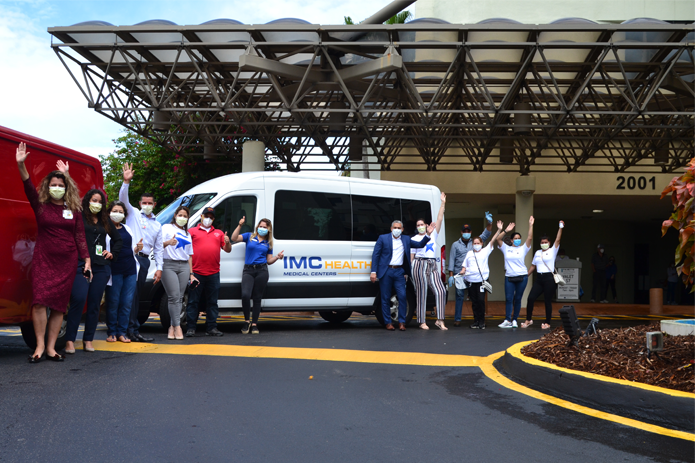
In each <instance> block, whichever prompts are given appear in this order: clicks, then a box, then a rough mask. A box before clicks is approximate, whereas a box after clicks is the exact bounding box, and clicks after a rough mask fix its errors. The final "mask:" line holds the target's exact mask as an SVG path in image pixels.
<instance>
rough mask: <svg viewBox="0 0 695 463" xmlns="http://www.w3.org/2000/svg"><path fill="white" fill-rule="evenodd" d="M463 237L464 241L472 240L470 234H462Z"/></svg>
mask: <svg viewBox="0 0 695 463" xmlns="http://www.w3.org/2000/svg"><path fill="white" fill-rule="evenodd" d="M461 236H462V237H463V239H464V240H469V239H471V234H470V233H464V234H462V235H461Z"/></svg>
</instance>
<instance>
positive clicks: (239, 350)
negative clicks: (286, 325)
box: [94, 341, 484, 367]
mask: <svg viewBox="0 0 695 463" xmlns="http://www.w3.org/2000/svg"><path fill="white" fill-rule="evenodd" d="M94 348H95V349H96V350H100V351H107V352H142V353H151V354H179V355H212V356H221V357H249V358H274V359H293V360H321V361H328V362H353V363H381V364H390V365H418V366H440V367H473V366H478V364H479V362H481V361H483V360H484V357H475V356H471V355H446V354H426V353H421V352H393V351H368V350H349V349H310V348H304V347H267V346H235V345H222V344H146V343H122V342H106V341H94Z"/></svg>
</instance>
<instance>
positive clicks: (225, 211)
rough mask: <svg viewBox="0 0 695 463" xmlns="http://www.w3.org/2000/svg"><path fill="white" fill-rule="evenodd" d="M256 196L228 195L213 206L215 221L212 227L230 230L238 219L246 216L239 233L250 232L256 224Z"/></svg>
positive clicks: (234, 226) (236, 223)
mask: <svg viewBox="0 0 695 463" xmlns="http://www.w3.org/2000/svg"><path fill="white" fill-rule="evenodd" d="M256 202H257V200H256V197H255V196H230V197H229V198H226V199H225V200H224V201H222V202H221V203H219V204H218V205H217V206H215V221H214V222H213V227H215V228H217V229H219V230H223V231H226V232H229V236H232V232H233V231H234V229H235V228H236V226H237V225H238V224H239V220H240V219H241V218H242V217H244V216H246V223H245V224H244V226H243V227H241V233H246V232H251V231H253V229H254V228H255V226H256Z"/></svg>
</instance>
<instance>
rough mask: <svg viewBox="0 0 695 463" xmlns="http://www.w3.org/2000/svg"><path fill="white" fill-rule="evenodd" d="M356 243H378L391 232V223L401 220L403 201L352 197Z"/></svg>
mask: <svg viewBox="0 0 695 463" xmlns="http://www.w3.org/2000/svg"><path fill="white" fill-rule="evenodd" d="M352 217H353V236H354V238H353V239H354V240H355V241H376V240H377V238H378V237H379V235H383V234H385V233H389V232H390V231H391V222H393V221H394V220H396V219H400V218H401V200H400V199H397V198H376V197H373V196H359V195H352Z"/></svg>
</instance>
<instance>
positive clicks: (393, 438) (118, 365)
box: [0, 317, 693, 463]
mask: <svg viewBox="0 0 695 463" xmlns="http://www.w3.org/2000/svg"><path fill="white" fill-rule="evenodd" d="M350 320H351V321H349V322H347V323H345V324H343V325H340V326H337V327H336V326H332V325H330V324H328V323H326V322H324V321H323V320H321V319H318V318H313V317H305V318H301V317H299V318H298V319H290V320H287V319H281V318H278V319H268V318H267V319H266V320H265V321H264V320H262V321H261V323H260V327H261V334H260V335H259V336H253V335H246V336H243V335H241V334H240V333H239V332H238V329H239V328H240V323H235V322H224V323H222V324H221V326H220V328H221V329H222V330H223V331H224V332H225V336H224V337H221V338H211V337H206V336H205V335H204V331H200V330H201V328H199V333H198V334H199V336H197V337H196V338H193V339H190V338H187V339H185V340H183V341H168V340H167V339H166V336H165V334H164V332H163V330H162V329H161V327H159V326H158V325H157V323H155V322H156V320H153V321H152V322H151V323H148V325H147V326H146V328H145V330H147V331H148V334H150V335H152V336H154V337H155V338H156V340H155V342H156V344H157V345H158V346H172V347H176V348H177V349H179V350H182V351H183V353H180V354H176V355H174V354H156V353H135V352H105V351H97V352H95V353H93V354H90V353H86V352H82V351H78V352H77V354H75V355H73V356H69V358H68V359H67V360H66V361H65V362H64V363H53V362H47V361H44V362H42V363H41V364H39V365H29V364H28V363H27V362H26V357H27V356H28V354H29V351H28V349H27V348H26V347H24V346H23V344H22V341H21V337H17V336H7V337H0V368H1V371H2V374H1V375H0V391H2V400H1V401H0V429H2V432H0V462H5V461H7V462H20V461H79V460H85V459H86V460H89V461H97V460H100V461H107V462H108V461H129V460H132V461H140V460H143V461H145V460H146V461H155V462H160V461H161V462H172V461H214V460H217V461H242V460H243V461H252V462H254V461H258V462H268V461H282V462H293V461H302V462H306V461H341V462H351V461H355V462H358V461H359V462H365V461H394V460H395V461H405V462H409V461H413V462H423V461H445V462H448V461H452V462H453V461H456V462H458V461H462V460H466V461H484V462H487V461H495V462H507V461H509V462H515V463H516V462H519V461H524V462H526V461H528V462H536V461H539V462H540V461H566V462H567V461H568V462H587V461H596V462H604V461H605V462H613V461H632V462H634V461H664V462H666V461H669V462H670V461H692V460H693V443H692V442H691V441H687V440H681V439H675V438H671V437H666V436H663V435H659V434H654V433H649V432H646V431H643V430H639V429H635V428H632V427H627V426H622V425H619V424H616V423H613V422H610V421H606V420H602V419H599V418H596V417H593V416H588V415H585V414H580V413H576V412H573V411H570V410H567V409H565V408H560V407H557V406H555V405H552V404H549V403H546V402H543V401H541V400H538V399H535V398H532V397H529V396H526V395H522V394H520V393H518V392H516V391H514V390H511V389H508V388H505V387H503V386H501V385H500V384H498V383H496V382H494V381H492V380H491V379H489V378H488V377H487V376H485V375H484V374H483V373H482V372H481V370H480V369H479V368H477V367H469V366H461V367H442V366H416V365H403V364H401V365H395V364H389V363H362V362H358V361H354V362H352V361H318V360H300V359H296V358H248V357H243V356H226V355H208V353H212V352H213V351H214V350H215V349H218V350H220V349H221V350H224V349H233V348H235V346H242V347H244V346H245V347H249V348H252V347H268V348H273V349H275V348H278V349H279V348H304V350H312V349H313V350H322V352H323V349H326V350H334V351H335V350H337V349H345V350H351V351H354V352H355V355H362V354H361V352H363V351H376V352H382V353H383V352H385V351H389V352H404V353H429V354H446V355H449V356H454V355H461V356H472V357H476V356H487V355H490V354H493V353H495V352H499V351H501V350H504V349H505V348H506V347H508V346H509V345H512V344H514V343H517V342H520V341H523V340H530V339H534V338H537V337H540V336H541V335H542V332H541V330H540V329H529V330H520V329H519V330H501V329H498V328H496V323H495V324H494V325H493V324H492V323H490V324H489V326H494V328H492V327H491V328H489V329H487V330H485V331H484V332H480V331H478V330H470V329H468V328H467V327H466V328H463V327H461V328H453V327H451V329H450V330H449V331H447V332H440V331H434V330H430V331H429V332H424V331H421V330H417V329H413V328H409V329H408V330H407V331H406V332H404V333H401V332H395V333H392V332H386V331H385V330H383V329H381V328H380V327H379V326H378V324H377V323H376V322H375V321H374V319H373V318H368V317H355V318H354V319H353V318H351V319H350ZM610 323H616V324H623V325H626V324H635V323H637V322H634V321H620V322H610ZM608 324H609V323H608V322H607V323H606V325H608ZM97 339H105V333H103V332H99V333H98V334H97ZM100 345H106V343H102V344H100ZM194 345H195V346H194ZM187 346H189V347H187ZM124 347H126V346H124ZM132 347H135V346H132ZM193 348H195V350H196V355H189V354H187V353H185V352H186V349H193ZM206 350H207V352H208V353H206ZM304 350H303V351H304ZM191 352H192V351H191Z"/></svg>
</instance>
